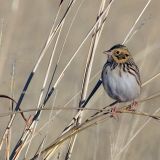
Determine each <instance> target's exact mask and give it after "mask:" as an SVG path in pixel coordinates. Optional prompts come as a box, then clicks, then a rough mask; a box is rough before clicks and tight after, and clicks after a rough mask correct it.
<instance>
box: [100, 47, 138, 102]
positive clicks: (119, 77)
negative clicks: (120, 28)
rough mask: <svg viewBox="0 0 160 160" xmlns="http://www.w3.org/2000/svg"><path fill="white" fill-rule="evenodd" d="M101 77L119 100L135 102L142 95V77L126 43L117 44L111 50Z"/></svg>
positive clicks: (111, 93) (112, 96) (108, 51)
mask: <svg viewBox="0 0 160 160" xmlns="http://www.w3.org/2000/svg"><path fill="white" fill-rule="evenodd" d="M104 53H105V54H107V61H106V63H105V64H104V66H103V69H102V73H101V79H102V84H103V87H104V90H105V91H106V93H107V94H108V95H109V97H111V98H112V99H114V100H116V101H117V102H119V103H120V102H130V101H132V102H134V101H135V99H136V98H138V97H139V96H140V92H141V78H140V72H139V68H138V66H137V65H136V63H135V61H134V59H133V57H132V55H131V53H130V51H129V50H128V48H127V47H126V46H125V45H122V44H116V45H114V46H113V47H111V48H110V49H109V50H107V51H104Z"/></svg>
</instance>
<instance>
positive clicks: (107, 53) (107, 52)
mask: <svg viewBox="0 0 160 160" xmlns="http://www.w3.org/2000/svg"><path fill="white" fill-rule="evenodd" d="M103 53H104V54H106V55H109V56H110V55H111V54H112V53H111V51H110V50H107V51H104V52H103Z"/></svg>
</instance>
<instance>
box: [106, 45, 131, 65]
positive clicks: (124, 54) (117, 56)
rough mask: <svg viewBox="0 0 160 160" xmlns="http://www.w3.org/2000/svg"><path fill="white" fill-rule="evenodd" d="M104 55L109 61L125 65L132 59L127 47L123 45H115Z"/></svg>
mask: <svg viewBox="0 0 160 160" xmlns="http://www.w3.org/2000/svg"><path fill="white" fill-rule="evenodd" d="M104 53H105V54H107V55H108V59H110V60H113V61H115V62H116V63H125V62H127V61H128V59H129V58H130V57H131V55H130V52H129V51H128V49H127V47H126V46H124V45H122V44H117V45H114V46H113V47H111V48H110V49H109V50H107V51H104Z"/></svg>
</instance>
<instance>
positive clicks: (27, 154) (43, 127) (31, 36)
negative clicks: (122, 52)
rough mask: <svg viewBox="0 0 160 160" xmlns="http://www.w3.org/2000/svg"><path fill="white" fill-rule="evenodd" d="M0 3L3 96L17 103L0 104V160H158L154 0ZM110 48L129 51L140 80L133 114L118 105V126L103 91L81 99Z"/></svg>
mask: <svg viewBox="0 0 160 160" xmlns="http://www.w3.org/2000/svg"><path fill="white" fill-rule="evenodd" d="M1 3H2V6H0V12H1V13H2V17H0V18H1V27H0V53H1V54H0V58H1V72H0V73H1V74H0V76H1V81H0V85H1V93H2V97H3V98H10V97H11V98H13V99H16V101H17V103H16V106H14V103H13V102H11V103H8V102H7V100H3V99H2V102H1V106H2V107H1V113H0V120H1V124H3V125H2V127H1V132H0V133H1V134H0V136H1V143H0V144H1V145H0V146H1V147H0V150H1V152H0V158H1V159H6V160H7V159H10V160H11V159H14V160H16V159H27V160H28V159H45V160H48V159H53V157H54V158H55V159H62V160H63V159H65V160H69V159H76V160H78V159H111V160H126V159H127V160H132V159H134V160H136V159H137V160H138V159H147V158H148V157H152V158H153V157H154V159H157V157H159V156H160V155H159V150H158V149H157V147H156V145H155V142H157V141H158V138H159V136H158V135H159V133H160V131H159V130H156V128H158V127H157V126H158V125H159V119H160V117H159V116H157V114H158V112H159V109H160V108H159V106H158V104H159V96H160V92H159V91H160V89H159V88H158V87H159V74H160V73H159V67H160V65H159V63H158V59H159V54H158V50H159V47H158V44H159V36H158V33H159V32H158V31H159V28H158V27H157V26H158V24H157V23H158V18H159V15H158V14H157V12H156V10H158V9H157V6H158V4H159V2H158V1H157V2H156V1H152V0H148V1H147V0H143V1H138V0H136V1H133V2H132V1H130V2H129V1H127V0H125V1H123V2H118V1H116V0H112V1H106V0H102V1H99V2H98V1H95V2H94V3H93V1H91V0H87V1H84V0H81V1H77V0H63V1H55V2H51V1H45V2H44V1H35V2H28V1H26V2H20V1H18V0H14V1H13V2H9V1H6V2H1ZM29 8H30V10H29ZM10 20H11V21H10ZM143 37H144V38H143ZM115 43H123V44H126V45H127V46H128V47H129V48H130V50H131V52H133V57H134V58H135V61H136V62H137V63H138V65H139V67H140V71H141V75H142V81H143V84H142V93H141V97H140V98H139V99H140V100H139V107H138V110H136V111H133V110H130V109H129V108H128V106H129V105H130V104H120V106H119V108H118V110H117V111H116V112H117V114H118V115H119V119H118V120H115V119H114V118H113V117H112V113H111V107H112V105H113V103H112V102H113V100H111V99H110V98H109V97H108V96H106V94H105V93H104V92H103V88H102V87H100V86H98V90H97V91H96V92H95V93H94V94H93V96H92V98H91V99H90V101H89V103H88V101H87V97H88V96H89V93H91V91H92V89H93V88H94V85H95V84H96V81H98V80H99V78H100V73H101V68H102V66H103V64H104V62H105V60H106V58H104V55H102V54H101V53H102V51H103V50H105V49H106V48H107V47H108V48H109V47H110V46H112V45H113V44H115ZM41 48H42V49H41ZM151 55H152V56H151ZM155 64H157V65H156V66H155ZM10 65H12V69H10V67H9V66H10ZM10 73H11V74H10ZM2 75H3V76H2ZM21 90H22V91H21ZM103 93H104V94H103ZM5 95H11V96H10V97H5ZM143 97H145V98H143ZM85 102H87V103H85ZM106 103H108V104H109V105H106ZM3 106H4V107H3ZM20 109H21V110H20ZM152 119H154V120H152ZM24 120H25V121H24ZM151 120H152V121H151ZM102 122H103V123H102ZM68 126H69V127H68ZM93 126H94V127H93ZM153 130H154V132H152V131H153ZM82 131H83V132H82ZM146 141H147V142H146ZM144 143H147V144H148V145H147V146H151V148H152V151H150V150H149V149H148V148H147V146H146V145H145V144H144ZM157 145H158V144H157ZM137 147H138V148H140V149H139V150H137ZM146 151H147V152H146ZM156 156H157V157H156ZM149 159H151V158H149Z"/></svg>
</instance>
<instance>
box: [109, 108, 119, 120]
mask: <svg viewBox="0 0 160 160" xmlns="http://www.w3.org/2000/svg"><path fill="white" fill-rule="evenodd" d="M111 117H113V118H114V119H115V120H119V117H118V113H117V107H116V106H114V107H113V108H112V109H111Z"/></svg>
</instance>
